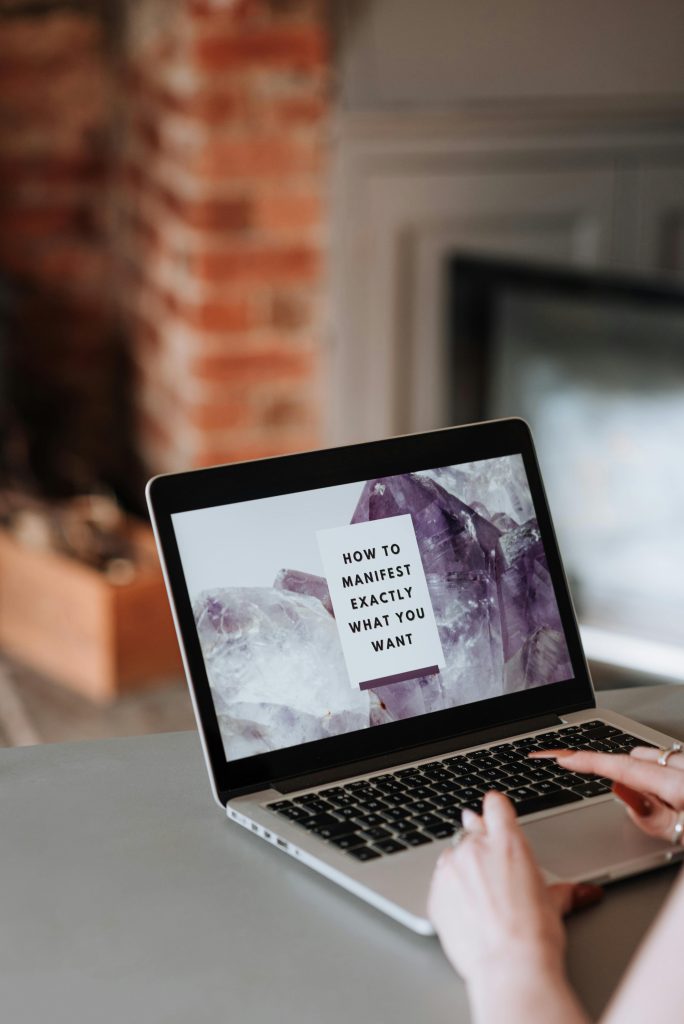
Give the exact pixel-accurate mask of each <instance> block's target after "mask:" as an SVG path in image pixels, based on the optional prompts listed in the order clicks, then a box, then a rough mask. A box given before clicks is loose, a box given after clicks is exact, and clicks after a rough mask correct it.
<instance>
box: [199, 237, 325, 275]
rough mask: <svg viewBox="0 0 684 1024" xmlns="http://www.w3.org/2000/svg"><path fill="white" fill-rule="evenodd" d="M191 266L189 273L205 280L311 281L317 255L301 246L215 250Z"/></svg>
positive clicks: (317, 264) (318, 267) (317, 269)
mask: <svg viewBox="0 0 684 1024" xmlns="http://www.w3.org/2000/svg"><path fill="white" fill-rule="evenodd" d="M192 264H193V266H192V270H194V272H195V273H196V274H197V276H198V277H199V278H201V279H203V280H206V281H227V280H231V279H232V280H235V281H262V282H263V283H278V282H282V281H314V280H316V279H317V278H318V276H319V274H320V271H321V254H320V252H319V251H318V250H317V249H312V248H306V247H301V246H290V247H286V248H279V249H275V248H274V249H248V250H245V251H243V252H239V251H234V250H233V251H231V250H227V251H226V250H218V251H213V252H212V251H209V252H205V253H203V254H198V255H197V256H195V257H194V258H193V260H192Z"/></svg>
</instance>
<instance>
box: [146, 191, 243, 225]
mask: <svg viewBox="0 0 684 1024" xmlns="http://www.w3.org/2000/svg"><path fill="white" fill-rule="evenodd" d="M161 196H162V198H163V201H164V204H165V205H166V206H167V208H168V209H169V210H171V211H172V212H173V213H174V214H175V216H177V217H179V218H180V219H181V220H183V221H185V223H186V224H189V225H190V227H193V228H200V229H202V228H203V229H206V230H207V231H221V232H226V231H237V232H242V231H245V230H246V229H247V228H249V227H251V225H252V223H253V220H254V212H253V203H252V202H251V201H250V200H249V199H245V198H239V199H238V198H235V199H204V200H195V201H193V200H189V199H182V198H180V197H179V196H175V195H173V193H171V192H169V191H168V190H166V191H164V192H163V193H161Z"/></svg>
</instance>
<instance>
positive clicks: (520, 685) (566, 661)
mask: <svg viewBox="0 0 684 1024" xmlns="http://www.w3.org/2000/svg"><path fill="white" fill-rule="evenodd" d="M572 675H573V672H572V665H571V664H570V657H569V655H568V649H567V647H566V644H565V638H564V636H563V634H562V633H559V632H558V630H555V629H549V627H548V626H541V627H540V628H539V629H538V630H536V632H534V633H532V635H531V636H529V637H527V639H526V640H525V642H524V643H523V644H522V646H521V647H519V648H518V651H517V652H516V653H515V654H514V655H513V657H512V658H511V659H510V661H508V662H506V671H505V682H504V690H505V692H506V693H512V692H514V691H516V690H525V689H527V688H528V687H530V686H543V685H544V683H548V682H550V681H552V680H555V681H557V682H559V681H560V680H561V679H571V678H572Z"/></svg>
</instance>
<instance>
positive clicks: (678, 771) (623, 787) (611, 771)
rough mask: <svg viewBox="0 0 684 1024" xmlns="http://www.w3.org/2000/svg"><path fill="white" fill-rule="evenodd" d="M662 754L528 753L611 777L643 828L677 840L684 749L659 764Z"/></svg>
mask: <svg viewBox="0 0 684 1024" xmlns="http://www.w3.org/2000/svg"><path fill="white" fill-rule="evenodd" d="M660 755H661V751H660V750H657V749H656V748H654V747H635V748H634V750H632V751H631V753H629V754H600V753H597V752H595V751H592V750H539V751H534V752H533V753H531V754H530V755H529V756H530V757H531V758H535V759H540V760H541V759H543V758H552V759H553V760H555V761H557V762H558V764H559V765H561V766H562V767H563V768H567V769H568V770H569V771H572V772H581V773H591V774H593V775H600V776H602V777H604V778H608V779H611V780H612V781H613V792H614V793H615V795H616V796H617V797H619V799H620V800H622V802H623V803H624V804H625V805H626V807H627V811H628V813H629V815H630V817H631V819H632V821H634V822H635V823H636V824H637V825H638V826H639V828H640V829H642V831H644V832H646V833H647V834H648V835H650V836H657V837H659V838H660V839H668V840H672V841H674V840H675V835H674V827H675V824H676V822H677V815H678V813H679V812H680V811H684V753H676V754H671V755H670V756H669V757H668V759H667V764H666V765H660V764H658V758H659V757H660Z"/></svg>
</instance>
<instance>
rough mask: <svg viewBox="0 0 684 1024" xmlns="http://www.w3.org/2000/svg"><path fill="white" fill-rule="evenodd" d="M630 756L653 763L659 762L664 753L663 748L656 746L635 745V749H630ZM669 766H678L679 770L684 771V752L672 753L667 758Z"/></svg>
mask: <svg viewBox="0 0 684 1024" xmlns="http://www.w3.org/2000/svg"><path fill="white" fill-rule="evenodd" d="M629 753H630V757H633V758H635V760H637V761H650V762H651V764H658V758H659V757H660V756H661V754H662V750H658V749H657V748H656V747H635V748H634V750H630V752H629ZM667 767H668V768H676V769H677V771H680V772H682V771H684V753H682V754H670V756H669V757H668V759H667Z"/></svg>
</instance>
